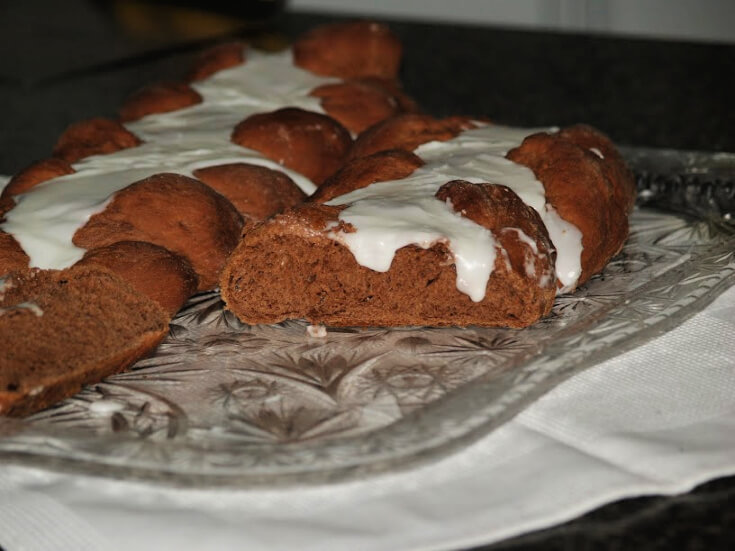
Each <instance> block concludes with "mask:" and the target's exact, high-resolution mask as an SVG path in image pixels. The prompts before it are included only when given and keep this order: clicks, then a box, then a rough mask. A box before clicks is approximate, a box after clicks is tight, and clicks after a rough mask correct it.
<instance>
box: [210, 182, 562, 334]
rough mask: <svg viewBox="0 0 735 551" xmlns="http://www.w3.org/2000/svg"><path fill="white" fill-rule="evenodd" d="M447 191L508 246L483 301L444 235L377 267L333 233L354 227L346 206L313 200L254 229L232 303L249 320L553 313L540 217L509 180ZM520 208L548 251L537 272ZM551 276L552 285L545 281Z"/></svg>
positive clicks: (520, 323)
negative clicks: (462, 278)
mask: <svg viewBox="0 0 735 551" xmlns="http://www.w3.org/2000/svg"><path fill="white" fill-rule="evenodd" d="M468 186H469V187H468ZM440 195H441V197H442V198H443V199H444V200H446V199H452V200H453V201H456V202H457V203H458V204H461V205H465V204H467V205H469V204H473V205H474V206H473V207H472V209H469V208H467V209H466V210H467V215H468V216H470V217H472V218H473V219H474V220H475V221H476V222H478V223H480V224H482V225H484V226H486V227H488V228H489V229H492V230H494V231H495V232H497V236H498V241H499V243H500V244H501V245H502V246H503V247H506V248H507V253H508V261H506V258H505V256H504V255H503V254H498V255H497V260H496V263H495V271H494V272H493V274H492V275H491V277H490V279H489V281H488V284H487V292H486V295H485V298H484V299H483V300H482V301H481V302H479V303H476V302H473V301H472V300H471V299H470V298H469V297H468V296H467V295H465V294H463V293H461V292H460V291H458V290H457V282H456V271H455V268H454V262H453V257H452V254H451V252H450V251H449V250H448V248H447V246H446V245H445V244H444V243H441V242H440V243H436V244H435V245H433V246H432V247H430V248H428V249H422V248H419V247H416V246H413V245H410V246H407V247H403V248H402V249H399V250H398V251H397V253H396V256H395V258H394V260H393V263H392V265H391V269H390V270H389V271H387V272H384V273H381V272H376V271H373V270H370V269H368V268H365V267H363V266H360V265H359V264H357V262H356V261H355V259H354V256H353V255H352V253H351V252H350V251H349V249H347V248H346V247H344V246H343V245H341V244H340V243H339V242H337V241H335V240H333V239H331V238H329V237H328V236H327V233H326V228H327V227H328V225H330V224H339V225H341V226H342V227H344V225H343V224H342V223H340V222H338V215H339V212H340V210H341V209H340V207H330V206H326V205H320V204H315V203H307V204H304V205H302V206H299V207H296V208H294V209H292V210H290V211H287V212H285V213H283V214H281V215H278V216H276V217H275V218H272V219H270V220H269V221H267V222H265V223H263V224H260V225H258V226H256V227H254V228H253V229H252V230H251V231H249V232H247V233H246V234H245V236H244V238H243V241H242V242H241V244H240V245H239V246H238V247H237V249H236V250H235V251H234V252H233V254H232V256H231V257H230V260H229V261H228V264H227V266H226V267H225V269H224V271H223V273H222V279H221V283H220V285H221V289H222V298H223V299H224V301H225V303H226V305H227V308H228V309H230V310H232V311H233V312H234V313H235V314H236V315H237V316H238V317H239V318H240V319H241V320H243V321H244V322H246V323H252V324H255V323H277V322H280V321H283V320H284V319H289V318H306V319H307V320H309V321H310V322H312V323H324V324H327V325H332V326H344V325H352V326H380V325H386V326H397V325H426V326H447V325H473V324H475V325H490V326H497V325H503V326H509V327H524V326H526V325H529V324H531V323H533V322H534V321H536V320H538V319H539V318H540V317H541V316H543V315H546V314H547V313H548V312H549V311H550V308H551V306H552V303H553V299H554V295H555V285H554V278H553V276H551V275H550V274H552V273H553V272H550V270H551V269H552V268H551V267H552V266H553V255H552V253H551V248H550V245H549V243H548V236H546V233H545V230H543V229H542V228H543V227H542V226H541V227H539V224H540V219H539V218H538V215H537V214H536V213H535V212H533V211H532V210H531V209H530V208H529V207H527V206H526V205H525V204H523V203H522V202H521V201H520V199H518V197H517V196H516V195H515V194H513V193H512V192H510V191H509V190H507V188H503V187H500V186H491V185H487V186H474V185H472V184H467V183H466V182H456V183H450V184H448V185H447V186H445V187H444V188H442V190H441V191H440ZM470 210H471V212H470ZM514 214H515V216H514ZM519 214H521V216H520V218H521V219H522V224H525V226H524V227H525V228H526V229H527V230H528V231H529V235H531V236H532V238H533V239H535V241H536V243H537V247H538V249H539V253H540V254H539V256H538V258H531V259H530V260H529V261H532V262H533V263H534V267H535V268H536V273H535V276H529V274H528V273H527V270H526V268H525V266H526V264H525V262H526V261H527V260H528V256H527V254H528V251H526V250H525V249H524V247H525V248H527V246H525V245H524V244H522V243H521V242H520V240H519V238H518V236H517V233H516V232H512V231H508V232H504V231H502V227H504V224H506V223H507V222H508V221H509V220H512V224H513V226H514V227H518V225H517V224H518V222H517V220H518V217H519V216H518V215H519ZM346 229H347V230H348V231H349V228H346ZM544 274H546V278H545V280H546V283H545V285H539V279H540V278H541V277H542V276H543V275H544Z"/></svg>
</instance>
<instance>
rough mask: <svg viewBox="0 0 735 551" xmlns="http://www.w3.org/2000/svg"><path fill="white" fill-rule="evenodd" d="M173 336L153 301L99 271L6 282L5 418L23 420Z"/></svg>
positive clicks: (0, 316)
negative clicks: (169, 334)
mask: <svg viewBox="0 0 735 551" xmlns="http://www.w3.org/2000/svg"><path fill="white" fill-rule="evenodd" d="M167 333H168V316H167V315H166V314H165V313H164V312H163V310H162V309H161V308H160V307H159V306H158V305H157V304H156V303H155V302H154V301H152V300H150V299H148V298H147V297H145V296H143V295H142V294H140V293H138V292H137V291H135V290H134V289H133V288H132V287H131V286H129V285H128V284H127V283H126V282H124V281H123V280H122V279H120V278H119V277H118V276H116V275H114V274H113V273H111V272H109V271H106V270H104V269H100V268H86V267H81V268H70V269H67V270H61V271H52V270H30V271H26V272H15V273H12V274H9V275H6V276H5V277H3V278H2V279H0V343H2V346H1V347H0V415H8V416H22V415H27V414H29V413H32V412H34V411H38V410H40V409H43V408H45V407H47V406H49V405H51V404H53V403H55V402H58V401H59V400H61V399H63V398H66V397H68V396H71V395H73V394H75V393H77V392H78V391H79V390H80V389H81V388H82V386H83V385H85V384H88V383H92V382H97V381H99V380H101V379H102V378H104V377H106V376H108V375H111V374H113V373H117V372H120V371H122V370H124V369H125V368H127V367H128V366H130V365H131V364H133V362H135V361H136V360H137V359H139V358H141V357H142V356H144V355H145V354H147V353H149V352H150V351H152V350H153V349H155V347H156V346H157V345H158V343H159V342H160V341H161V340H162V339H163V338H164V336H165V335H166V334H167Z"/></svg>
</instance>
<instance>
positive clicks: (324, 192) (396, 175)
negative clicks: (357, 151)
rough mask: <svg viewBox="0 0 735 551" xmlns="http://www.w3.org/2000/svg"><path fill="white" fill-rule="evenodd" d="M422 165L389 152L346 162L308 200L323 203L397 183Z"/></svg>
mask: <svg viewBox="0 0 735 551" xmlns="http://www.w3.org/2000/svg"><path fill="white" fill-rule="evenodd" d="M423 164H424V162H423V161H422V160H421V159H420V158H419V157H417V156H416V155H414V154H413V153H409V152H408V151H404V150H402V149H392V150H388V151H381V152H379V153H374V154H373V155H368V156H367V157H359V158H357V159H352V160H351V161H348V162H347V163H346V164H345V165H344V166H343V167H342V168H341V169H340V170H338V171H337V172H335V173H334V174H333V175H332V176H330V177H329V178H327V180H326V181H325V182H324V183H323V184H322V185H321V186H319V188H318V189H317V190H316V191H315V192H314V193H313V194H312V195H311V196H310V197H309V200H310V201H314V202H315V203H326V202H327V201H330V200H332V199H334V198H335V197H339V196H340V195H344V194H345V193H349V192H350V191H354V190H356V189H361V188H364V187H367V186H369V185H370V184H373V183H375V182H386V181H388V180H399V179H401V178H405V177H406V176H409V175H410V174H411V173H412V172H413V171H414V170H416V169H417V168H418V167H420V166H421V165H423Z"/></svg>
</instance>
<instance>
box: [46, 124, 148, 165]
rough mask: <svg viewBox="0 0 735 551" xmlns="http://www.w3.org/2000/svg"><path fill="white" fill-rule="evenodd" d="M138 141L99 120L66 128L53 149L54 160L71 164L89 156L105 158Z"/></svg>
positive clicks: (129, 133) (114, 125) (117, 127)
mask: <svg viewBox="0 0 735 551" xmlns="http://www.w3.org/2000/svg"><path fill="white" fill-rule="evenodd" d="M141 143H142V142H141V141H140V139H138V137H137V136H136V135H135V134H133V133H132V132H130V131H129V130H127V129H126V128H125V127H124V126H123V125H122V124H120V123H119V122H117V121H113V120H110V119H105V118H101V117H97V118H93V119H89V120H85V121H81V122H76V123H74V124H71V125H69V127H68V128H67V129H66V130H65V131H64V133H63V134H62V135H61V136H60V137H59V139H58V141H57V142H56V145H55V146H54V150H53V154H54V157H58V158H60V159H63V160H65V161H66V162H68V163H74V162H76V161H79V160H81V159H84V158H85V157H90V156H92V155H106V154H108V153H114V152H115V151H120V150H121V149H128V148H129V147H136V146H138V145H140V144H141Z"/></svg>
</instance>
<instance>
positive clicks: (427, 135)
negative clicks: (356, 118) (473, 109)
mask: <svg viewBox="0 0 735 551" xmlns="http://www.w3.org/2000/svg"><path fill="white" fill-rule="evenodd" d="M474 127H475V125H474V124H473V123H472V120H471V119H469V118H468V117H447V118H445V119H435V118H434V117H432V116H431V115H422V114H418V113H404V114H401V115H396V116H395V117H391V118H389V119H386V120H384V121H382V122H379V123H378V124H375V125H373V126H371V127H370V128H368V129H367V130H365V131H364V132H363V133H362V134H360V135H359V136H358V137H357V139H356V140H355V143H354V144H353V146H352V149H351V150H350V154H349V158H350V159H355V158H357V157H365V156H367V155H372V154H373V153H378V152H379V151H385V150H388V149H403V150H405V151H413V150H414V149H416V148H417V147H418V146H420V145H422V144H425V143H428V142H431V141H442V142H443V141H447V140H451V139H452V138H455V137H457V136H458V135H459V134H460V133H461V132H462V131H463V130H469V129H470V128H474Z"/></svg>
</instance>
